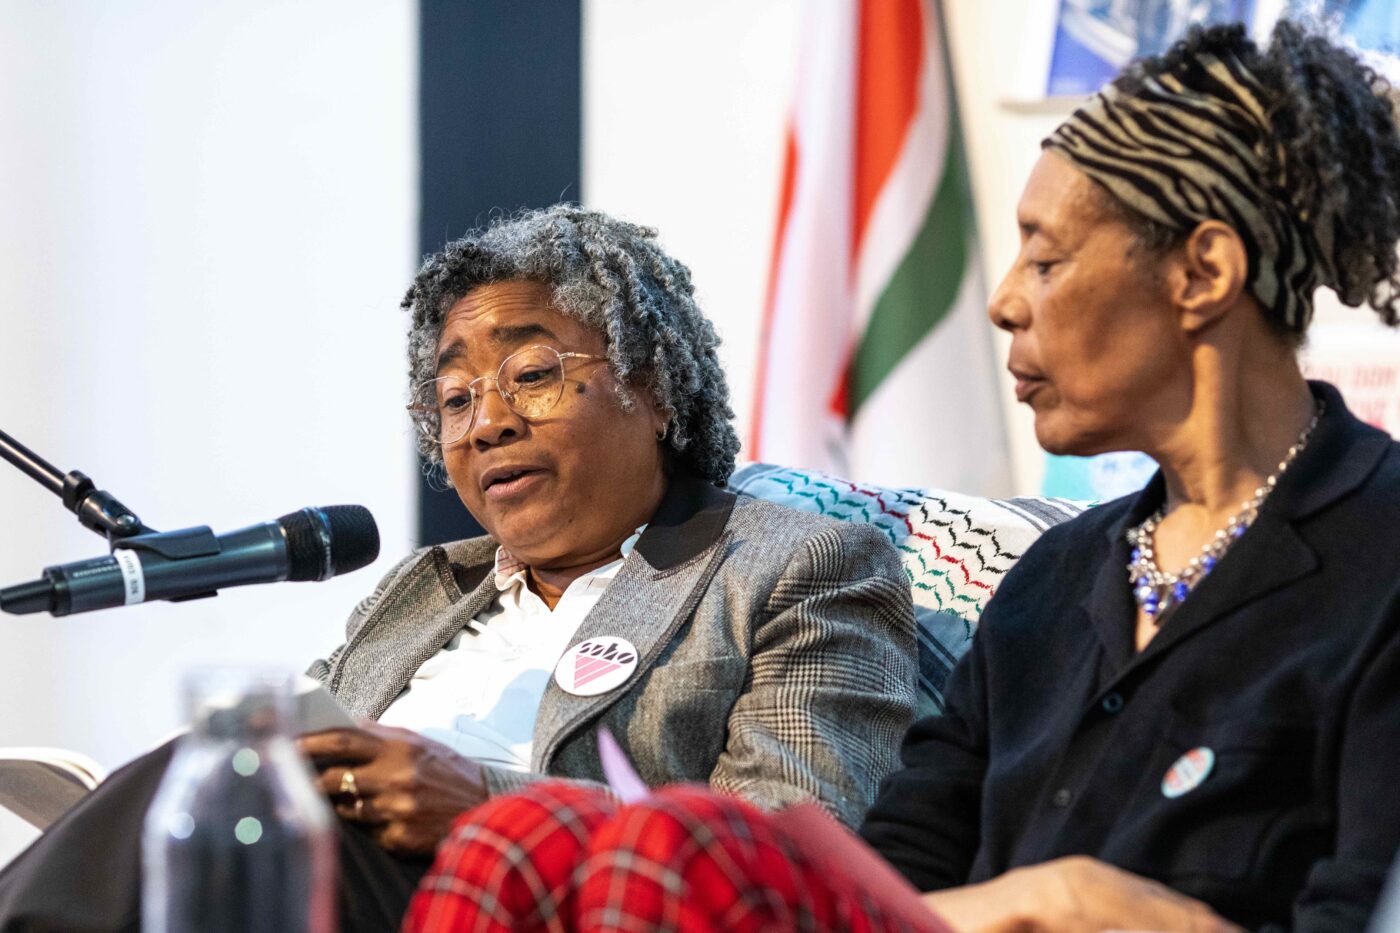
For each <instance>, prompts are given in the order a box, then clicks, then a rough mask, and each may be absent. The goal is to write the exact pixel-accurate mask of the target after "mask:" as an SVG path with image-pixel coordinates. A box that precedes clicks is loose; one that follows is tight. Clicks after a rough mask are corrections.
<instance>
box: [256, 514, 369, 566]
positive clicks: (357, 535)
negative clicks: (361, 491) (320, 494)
mask: <svg viewBox="0 0 1400 933" xmlns="http://www.w3.org/2000/svg"><path fill="white" fill-rule="evenodd" d="M277 523H278V524H279V525H281V526H282V528H283V530H284V531H285V532H286V534H287V560H288V563H289V565H290V566H289V572H288V574H287V579H288V580H326V579H329V578H330V577H334V576H337V575H339V574H342V573H349V572H350V571H352V570H359V569H360V568H361V567H365V566H368V565H369V564H372V563H374V560H375V558H377V557H378V556H379V526H378V525H376V524H375V523H374V516H373V515H371V514H370V513H369V509H367V508H365V507H364V506H362V505H327V506H323V507H321V508H319V509H302V510H301V511H300V512H293V513H291V514H290V515H283V516H282V517H281V518H279V519H278V520H277Z"/></svg>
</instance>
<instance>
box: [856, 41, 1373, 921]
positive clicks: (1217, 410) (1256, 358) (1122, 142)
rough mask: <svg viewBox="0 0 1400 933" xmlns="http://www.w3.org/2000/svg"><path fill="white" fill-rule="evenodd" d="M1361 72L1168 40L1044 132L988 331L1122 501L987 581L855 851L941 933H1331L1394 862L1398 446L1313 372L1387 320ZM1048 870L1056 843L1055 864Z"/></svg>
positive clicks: (1282, 46)
mask: <svg viewBox="0 0 1400 933" xmlns="http://www.w3.org/2000/svg"><path fill="white" fill-rule="evenodd" d="M1388 94H1389V88H1388V86H1387V85H1386V84H1385V83H1384V82H1383V81H1381V80H1380V79H1379V78H1377V76H1376V75H1375V74H1374V73H1373V72H1371V71H1370V70H1369V69H1368V68H1366V67H1365V66H1364V65H1363V64H1362V63H1361V62H1359V61H1358V59H1357V58H1356V57H1355V56H1354V55H1353V54H1352V53H1350V52H1348V51H1345V50H1343V49H1341V48H1339V47H1337V46H1336V45H1333V44H1332V43H1330V42H1328V41H1327V40H1326V39H1323V38H1320V37H1318V36H1315V35H1309V34H1308V33H1307V32H1306V31H1304V30H1302V29H1300V28H1299V27H1298V26H1296V25H1295V24H1293V23H1290V22H1286V21H1285V22H1283V23H1281V24H1280V25H1279V26H1278V27H1277V28H1276V29H1275V31H1274V34H1273V37H1272V41H1271V44H1270V45H1269V46H1268V47H1267V48H1264V49H1261V48H1258V47H1256V45H1255V44H1254V43H1253V42H1251V41H1250V40H1249V39H1248V38H1246V36H1245V33H1244V30H1243V28H1242V27H1239V26H1231V27H1216V28H1212V29H1205V30H1201V29H1198V30H1196V31H1194V32H1192V33H1191V35H1190V36H1188V38H1186V39H1185V40H1183V41H1182V42H1180V43H1178V44H1177V45H1175V46H1174V47H1172V48H1171V49H1170V50H1169V51H1168V52H1167V53H1166V54H1165V55H1163V56H1161V57H1156V58H1148V59H1144V60H1140V61H1138V62H1136V63H1134V64H1133V65H1132V66H1130V67H1129V68H1128V70H1127V71H1126V72H1125V73H1124V74H1123V75H1122V76H1120V77H1119V78H1118V79H1117V80H1115V81H1114V82H1113V83H1112V85H1110V86H1109V87H1107V88H1105V89H1104V90H1103V92H1102V93H1100V94H1098V95H1096V96H1095V97H1094V98H1093V99H1092V100H1090V101H1089V102H1088V103H1086V104H1085V105H1084V106H1083V107H1082V108H1081V109H1079V110H1078V111H1076V112H1075V113H1074V115H1073V116H1072V117H1070V118H1069V119H1068V120H1066V121H1065V123H1064V124H1063V125H1062V126H1060V127H1059V128H1058V129H1057V130H1056V131H1055V132H1054V133H1053V134H1052V135H1051V136H1050V138H1048V139H1047V140H1045V143H1044V150H1045V151H1044V152H1043V153H1042V155H1041V158H1040V160H1039V161H1038V162H1037V164H1036V166H1035V168H1034V170H1033V171H1032V173H1031V176H1030V179H1029V181H1028V183H1027V185H1026V187H1025V190H1024V193H1023V195H1022V197H1021V201H1020V204H1019V207H1018V218H1017V219H1018V223H1019V225H1020V228H1021V251H1020V255H1019V256H1018V257H1017V259H1016V261H1015V264H1014V265H1013V267H1012V269H1011V270H1010V271H1009V272H1008V273H1007V275H1006V277H1005V279H1004V280H1003V281H1002V283H1001V285H1000V286H999V287H998V289H997V291H996V293H995V294H994V296H993V297H992V300H991V302H990V307H989V314H990V316H991V319H992V321H993V323H994V324H996V326H998V327H999V328H1001V329H1002V330H1004V331H1005V332H1006V333H1007V334H1009V335H1010V338H1011V349H1010V354H1009V359H1008V368H1009V369H1010V370H1011V372H1012V374H1013V375H1014V376H1015V377H1016V395H1017V398H1018V399H1019V400H1020V401H1021V402H1023V403H1025V404H1026V405H1028V406H1029V407H1030V408H1031V410H1032V412H1033V413H1034V417H1035V430H1036V437H1037V439H1038V440H1039V442H1040V444H1041V446H1042V447H1044V448H1045V449H1046V450H1048V451H1050V452H1052V453H1057V454H1073V455H1088V454H1097V453H1101V452H1105V451H1116V450H1136V451H1144V452H1146V453H1148V454H1149V455H1151V456H1152V457H1153V458H1154V459H1155V460H1156V461H1157V463H1158V464H1159V465H1160V468H1161V469H1160V471H1159V473H1158V474H1157V476H1156V477H1154V479H1153V480H1152V482H1151V483H1150V484H1149V485H1148V486H1147V488H1146V489H1145V490H1143V491H1142V492H1141V493H1140V494H1137V495H1134V496H1129V497H1126V498H1124V499H1121V500H1119V501H1117V502H1113V503H1109V504H1106V505H1103V506H1100V507H1098V508H1095V509H1092V510H1090V511H1089V512H1088V513H1086V514H1085V515H1083V516H1081V517H1080V518H1078V519H1076V520H1074V521H1072V522H1069V523H1067V524H1065V525H1061V526H1059V527H1057V528H1054V529H1051V530H1050V531H1049V532H1047V533H1046V534H1045V535H1044V537H1042V538H1041V539H1040V541H1038V542H1037V543H1036V544H1035V545H1034V546H1033V547H1032V548H1031V549H1030V550H1029V551H1028V552H1027V553H1026V555H1025V557H1024V558H1022V560H1021V562H1020V563H1019V564H1018V565H1017V566H1016V568H1015V569H1013V571H1012V572H1011V574H1010V575H1008V576H1007V578H1006V579H1005V581H1004V582H1003V584H1002V586H1001V589H1000V590H999V591H998V593H997V595H996V596H995V598H993V599H992V601H991V603H990V604H989V605H988V607H987V610H986V612H985V614H984V615H983V617H982V623H981V627H980V629H979V631H978V634H977V637H976V638H975V639H974V642H973V646H972V648H971V650H970V651H969V653H968V655H967V656H966V657H965V658H964V659H963V661H962V663H961V665H960V666H959V668H958V669H957V671H955V673H954V674H953V676H952V678H951V679H950V681H949V683H948V688H947V689H948V693H947V697H948V714H947V715H945V716H942V717H939V718H937V719H929V720H924V721H922V722H920V723H917V724H916V725H915V726H914V728H913V731H912V732H911V733H910V736H909V739H908V741H907V742H906V745H905V749H904V758H905V762H906V765H907V767H906V769H905V770H904V771H901V772H898V773H896V774H895V775H894V776H893V777H892V778H890V779H889V780H888V781H887V783H886V785H885V787H884V790H883V793H882V794H881V797H880V799H879V800H878V801H877V803H876V805H875V807H874V809H873V810H872V811H871V813H870V815H869V817H868V818H867V821H866V824H865V826H864V829H863V831H862V832H863V835H864V836H865V838H866V839H867V841H869V842H870V843H871V844H872V845H873V846H874V847H875V848H877V849H878V850H879V851H880V852H881V853H882V854H883V855H884V856H885V857H886V858H888V859H889V860H890V861H891V862H893V863H894V864H895V865H896V867H898V868H899V869H900V870H901V871H902V872H903V873H904V874H905V875H906V876H907V877H909V878H910V879H911V880H912V881H914V882H915V883H916V884H917V885H919V886H920V888H921V889H922V890H926V891H927V890H934V889H942V888H953V890H948V891H940V892H939V893H935V894H931V895H929V898H928V900H929V903H930V905H931V906H934V907H935V908H936V909H937V910H938V911H939V912H941V913H943V914H944V915H945V916H946V917H947V918H949V919H950V920H952V921H953V923H954V925H955V926H957V927H959V928H960V929H973V928H990V927H998V926H1004V925H1006V924H1008V923H1010V922H1011V921H1014V920H1016V919H1018V918H1019V919H1020V920H1023V921H1024V920H1027V919H1029V920H1033V921H1035V922H1036V923H1038V924H1039V925H1041V926H1043V927H1046V928H1051V929H1057V928H1062V929H1104V928H1117V929H1187V928H1192V929H1201V928H1218V927H1220V926H1221V925H1224V924H1225V923H1226V921H1225V920H1223V919H1222V918H1228V921H1229V922H1233V923H1239V924H1241V925H1244V926H1246V927H1250V928H1257V927H1268V928H1277V929H1291V928H1297V929H1309V930H1321V929H1329V930H1331V929H1336V930H1344V929H1345V930H1359V929H1361V928H1362V927H1364V925H1365V923H1366V920H1367V917H1368V915H1369V913H1370V911H1371V908H1372V905H1373V904H1374V903H1375V900H1376V898H1377V897H1378V894H1379V891H1380V887H1381V884H1382V882H1383V881H1384V879H1385V877H1386V871H1387V869H1388V867H1389V865H1390V863H1391V861H1392V859H1393V858H1394V856H1395V854H1396V848H1397V846H1400V801H1397V798H1396V797H1395V795H1394V793H1393V791H1392V789H1391V788H1392V787H1393V783H1394V780H1395V774H1396V759H1395V756H1394V749H1395V748H1396V747H1400V689H1397V684H1400V550H1398V549H1397V548H1396V547H1394V544H1395V542H1396V540H1397V537H1396V529H1397V528H1400V445H1397V444H1395V443H1394V442H1393V441H1391V439H1390V438H1389V437H1388V436H1386V435H1385V434H1384V433H1383V432H1381V431H1378V430H1376V429H1375V428H1372V427H1368V426H1366V425H1364V424H1362V423H1361V422H1360V421H1358V420H1357V419H1356V418H1355V417H1353V416H1352V415H1351V414H1350V413H1349V412H1348V411H1347V410H1346V406H1345V405H1344V404H1343V401H1342V398H1341V396H1340V394H1339V393H1338V392H1337V391H1336V390H1335V389H1334V388H1333V387H1331V386H1329V385H1326V384H1324V383H1309V382H1308V381H1306V380H1305V379H1304V378H1303V375H1302V373H1301V371H1300V368H1299V365H1298V361H1297V356H1296V351H1297V348H1298V347H1299V346H1300V345H1301V344H1302V342H1303V339H1304V335H1305V334H1306V331H1307V328H1308V325H1309V322H1310V321H1311V318H1312V314H1313V294H1314V292H1315V291H1316V289H1317V288H1318V287H1319V286H1325V287H1328V288H1331V289H1332V290H1334V291H1335V292H1336V293H1337V295H1338V296H1339V297H1340V298H1341V300H1342V301H1343V302H1344V303H1345V304H1348V305H1352V306H1356V305H1361V304H1369V305H1370V306H1371V307H1372V308H1373V309H1374V310H1375V311H1376V312H1377V313H1378V314H1379V315H1380V317H1381V318H1382V320H1383V321H1384V322H1386V323H1387V324H1392V325H1393V324H1395V323H1396V318H1397V310H1400V291H1397V285H1400V278H1398V277H1397V253H1396V245H1397V240H1398V239H1400V137H1397V132H1396V126H1395V122H1394V116H1393V114H1392V107H1391V102H1390V100H1389V99H1388ZM1071 856H1073V857H1071Z"/></svg>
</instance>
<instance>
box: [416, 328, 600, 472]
mask: <svg viewBox="0 0 1400 933" xmlns="http://www.w3.org/2000/svg"><path fill="white" fill-rule="evenodd" d="M606 359H607V358H606V357H602V356H595V355H593V354H591V353H568V352H560V351H558V350H556V349H554V348H553V347H546V346H533V347H526V348H525V349H523V350H517V351H516V352H515V353H512V354H511V355H510V356H508V357H506V358H505V359H504V360H502V361H501V365H500V368H498V369H497V370H496V375H495V376H478V377H477V378H475V379H473V380H471V381H470V382H468V381H466V380H465V379H460V378H458V377H456V376H439V377H437V378H436V379H429V380H427V381H426V382H421V383H419V384H418V385H417V386H415V387H414V389H413V401H412V402H411V403H410V404H409V405H408V410H409V411H411V412H415V413H416V414H419V415H426V416H427V417H425V418H415V419H414V421H415V423H416V424H417V425H418V430H419V431H420V432H422V434H423V436H424V437H426V438H427V439H428V440H429V441H431V442H432V443H434V444H439V445H441V446H443V447H448V446H450V445H452V444H455V443H457V442H458V441H460V440H461V439H462V438H464V437H466V436H467V432H468V431H470V430H471V429H472V422H473V421H475V420H476V412H477V409H478V408H479V407H480V406H481V398H482V395H483V394H484V393H485V391H486V390H485V389H478V388H477V385H478V383H481V382H486V381H490V382H493V383H495V386H496V392H497V393H498V394H499V395H500V396H501V400H502V401H504V402H505V403H506V405H507V406H508V407H509V408H510V410H511V411H513V412H515V413H516V414H517V415H519V416H520V417H522V418H542V417H544V416H545V415H546V414H548V413H549V412H550V411H551V410H553V408H554V406H555V405H558V404H559V399H561V398H562V397H563V395H564V361H565V360H602V361H605V360H606Z"/></svg>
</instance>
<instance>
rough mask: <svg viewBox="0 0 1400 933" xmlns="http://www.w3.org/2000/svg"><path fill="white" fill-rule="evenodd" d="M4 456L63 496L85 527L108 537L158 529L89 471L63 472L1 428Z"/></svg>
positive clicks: (66, 506) (61, 497) (146, 532)
mask: <svg viewBox="0 0 1400 933" xmlns="http://www.w3.org/2000/svg"><path fill="white" fill-rule="evenodd" d="M0 458H3V459H5V460H8V461H9V462H10V463H12V464H14V465H15V466H16V467H17V468H18V469H19V471H20V472H21V473H24V474H25V475H26V476H28V477H29V478H30V479H32V480H34V481H35V482H36V483H38V484H39V485H41V486H43V487H44V488H45V489H47V490H48V491H49V492H51V493H53V494H54V495H56V496H58V497H59V498H60V499H62V500H63V505H64V507H65V508H66V509H68V511H70V512H72V513H73V514H74V515H76V516H78V521H79V522H81V523H82V525H83V527H84V528H89V529H91V530H92V531H95V532H97V533H98V534H100V535H102V536H103V537H105V538H107V540H108V541H113V540H116V539H118V538H130V537H133V536H135V535H144V534H152V533H154V529H151V528H147V527H146V526H145V525H143V524H142V523H141V519H139V518H137V517H136V513H134V512H132V511H131V509H128V508H127V507H126V506H124V505H122V504H121V502H119V501H117V497H116V496H114V495H112V494H111V493H109V492H107V491H106V490H105V489H98V488H97V486H96V485H95V484H94V483H93V481H92V480H90V479H88V477H87V476H86V475H84V474H82V473H80V472H78V471H77V470H72V471H70V472H68V473H60V472H59V471H58V468H57V467H55V466H54V465H53V464H52V463H49V462H48V461H47V460H45V459H44V458H43V457H41V456H39V455H38V454H36V453H35V452H34V451H32V450H30V449H29V448H28V447H25V446H24V445H23V444H21V443H20V442H19V441H17V440H15V439H14V438H13V437H11V436H10V435H8V434H6V433H5V432H4V431H0Z"/></svg>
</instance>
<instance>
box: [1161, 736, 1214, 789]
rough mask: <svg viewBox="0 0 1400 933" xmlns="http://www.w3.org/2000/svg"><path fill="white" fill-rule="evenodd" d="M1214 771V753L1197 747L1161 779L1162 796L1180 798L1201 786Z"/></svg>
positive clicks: (1183, 756)
mask: <svg viewBox="0 0 1400 933" xmlns="http://www.w3.org/2000/svg"><path fill="white" fill-rule="evenodd" d="M1214 769H1215V752H1213V751H1211V750H1210V749H1208V748H1206V747H1205V746H1204V745H1199V746H1197V747H1196V748H1193V749H1191V750H1190V751H1189V752H1187V753H1186V754H1184V755H1182V756H1181V757H1180V758H1178V759H1177V760H1176V761H1175V762H1173V763H1172V766H1171V767H1170V768H1168V769H1167V773H1166V774H1165V775H1164V776H1163V777H1162V796H1163V797H1168V798H1172V797H1180V796H1181V795H1182V794H1186V793H1190V792H1191V791H1193V790H1195V789H1196V788H1198V787H1200V786H1201V782H1202V781H1204V780H1205V779H1206V778H1208V777H1210V772H1211V771H1213V770H1214Z"/></svg>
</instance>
